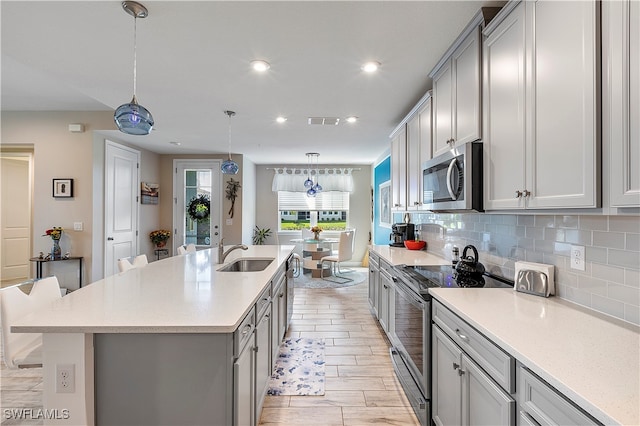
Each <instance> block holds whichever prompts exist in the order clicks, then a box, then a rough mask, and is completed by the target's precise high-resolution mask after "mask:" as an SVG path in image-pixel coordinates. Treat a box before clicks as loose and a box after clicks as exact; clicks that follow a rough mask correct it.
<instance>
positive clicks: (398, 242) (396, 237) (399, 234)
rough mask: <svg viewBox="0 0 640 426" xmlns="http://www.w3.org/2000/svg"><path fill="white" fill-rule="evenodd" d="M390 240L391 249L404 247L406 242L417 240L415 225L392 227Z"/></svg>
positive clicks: (399, 224) (405, 224) (396, 224)
mask: <svg viewBox="0 0 640 426" xmlns="http://www.w3.org/2000/svg"><path fill="white" fill-rule="evenodd" d="M389 239H390V240H391V243H389V245H390V246H391V247H404V242H405V241H406V240H413V239H415V225H414V224H413V223H394V224H393V225H391V234H390V235H389Z"/></svg>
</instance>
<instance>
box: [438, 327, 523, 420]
mask: <svg viewBox="0 0 640 426" xmlns="http://www.w3.org/2000/svg"><path fill="white" fill-rule="evenodd" d="M433 330H434V333H433V376H432V390H433V395H432V397H433V401H432V413H433V421H434V422H435V424H436V425H438V426H441V425H514V424H515V409H516V401H515V400H514V399H513V398H512V397H511V395H509V394H508V393H506V392H505V391H504V390H503V389H502V388H500V386H498V384H497V383H496V382H495V381H494V380H492V379H491V377H489V376H488V375H487V374H486V373H485V372H484V371H483V370H482V369H481V368H480V367H479V366H478V364H477V363H475V362H474V361H473V359H471V358H470V357H469V356H467V354H465V353H464V352H463V351H462V349H460V348H459V347H458V346H457V345H456V344H455V343H454V342H453V340H451V339H450V338H449V337H448V336H447V335H446V334H445V333H444V332H443V331H442V330H440V329H439V328H438V327H437V326H434V327H433Z"/></svg>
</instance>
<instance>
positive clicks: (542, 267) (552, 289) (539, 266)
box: [513, 262, 556, 295]
mask: <svg viewBox="0 0 640 426" xmlns="http://www.w3.org/2000/svg"><path fill="white" fill-rule="evenodd" d="M515 266H516V274H515V276H514V277H513V280H514V281H516V280H517V279H518V273H519V272H520V271H521V270H522V269H529V270H532V271H540V272H544V273H545V274H546V275H547V278H548V279H549V294H551V295H554V294H556V283H555V280H554V277H553V271H554V267H553V265H547V264H544V263H534V262H516V265H515ZM516 287H517V286H515V285H514V286H513V289H514V290H515V289H516Z"/></svg>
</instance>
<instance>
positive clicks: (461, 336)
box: [456, 328, 469, 342]
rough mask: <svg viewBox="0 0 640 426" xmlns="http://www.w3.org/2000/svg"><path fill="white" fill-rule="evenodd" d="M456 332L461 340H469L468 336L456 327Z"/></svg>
mask: <svg viewBox="0 0 640 426" xmlns="http://www.w3.org/2000/svg"><path fill="white" fill-rule="evenodd" d="M456 334H457V335H458V337H459V338H461V339H462V340H464V341H465V342H468V341H469V338H468V337H467V336H465V335H464V334H462V333H461V332H460V329H458V328H456Z"/></svg>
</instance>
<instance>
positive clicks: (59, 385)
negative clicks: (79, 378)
mask: <svg viewBox="0 0 640 426" xmlns="http://www.w3.org/2000/svg"><path fill="white" fill-rule="evenodd" d="M75 391H76V366H75V364H57V365H56V393H74V392H75Z"/></svg>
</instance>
